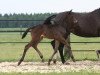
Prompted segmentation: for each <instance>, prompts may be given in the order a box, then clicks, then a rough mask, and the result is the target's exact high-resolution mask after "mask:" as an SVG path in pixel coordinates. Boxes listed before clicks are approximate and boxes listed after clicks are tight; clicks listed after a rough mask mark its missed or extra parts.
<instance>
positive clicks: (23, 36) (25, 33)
mask: <svg viewBox="0 0 100 75" xmlns="http://www.w3.org/2000/svg"><path fill="white" fill-rule="evenodd" d="M30 29H31V28H28V29H27V30H26V31H25V32H24V34H23V35H22V39H23V38H25V36H26V35H27V33H28V32H29V30H30Z"/></svg>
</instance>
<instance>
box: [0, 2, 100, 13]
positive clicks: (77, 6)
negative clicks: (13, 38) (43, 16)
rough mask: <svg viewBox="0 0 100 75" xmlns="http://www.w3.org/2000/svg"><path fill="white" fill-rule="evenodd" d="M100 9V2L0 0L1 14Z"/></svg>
mask: <svg viewBox="0 0 100 75" xmlns="http://www.w3.org/2000/svg"><path fill="white" fill-rule="evenodd" d="M97 8H100V0H0V13H1V14H5V13H8V14H9V13H28V14H30V13H33V14H34V13H48V12H49V13H51V12H52V13H55V12H56V13H59V12H63V11H69V10H71V9H72V10H73V11H74V12H90V11H93V10H95V9H97Z"/></svg>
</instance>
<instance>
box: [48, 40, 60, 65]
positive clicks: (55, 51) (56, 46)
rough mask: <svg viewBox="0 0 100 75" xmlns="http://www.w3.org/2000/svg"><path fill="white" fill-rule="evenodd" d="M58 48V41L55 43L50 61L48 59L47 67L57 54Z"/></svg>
mask: <svg viewBox="0 0 100 75" xmlns="http://www.w3.org/2000/svg"><path fill="white" fill-rule="evenodd" d="M58 47H59V42H58V41H55V48H54V52H53V54H52V56H51V57H50V59H49V61H48V65H50V62H51V61H52V59H53V57H54V55H55V54H56V53H57V50H58Z"/></svg>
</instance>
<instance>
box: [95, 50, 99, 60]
mask: <svg viewBox="0 0 100 75" xmlns="http://www.w3.org/2000/svg"><path fill="white" fill-rule="evenodd" d="M96 54H97V57H98V59H99V52H98V50H97V51H96Z"/></svg>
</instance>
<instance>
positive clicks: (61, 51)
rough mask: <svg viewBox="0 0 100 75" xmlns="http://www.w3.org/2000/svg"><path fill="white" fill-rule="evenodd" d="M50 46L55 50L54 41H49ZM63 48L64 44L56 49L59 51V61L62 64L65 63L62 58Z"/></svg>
mask: <svg viewBox="0 0 100 75" xmlns="http://www.w3.org/2000/svg"><path fill="white" fill-rule="evenodd" d="M51 45H52V47H53V49H54V48H55V40H53V41H51ZM63 47H64V44H62V43H60V44H59V47H58V50H59V54H60V57H61V61H62V63H63V64H64V63H65V59H64V56H63Z"/></svg>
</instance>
